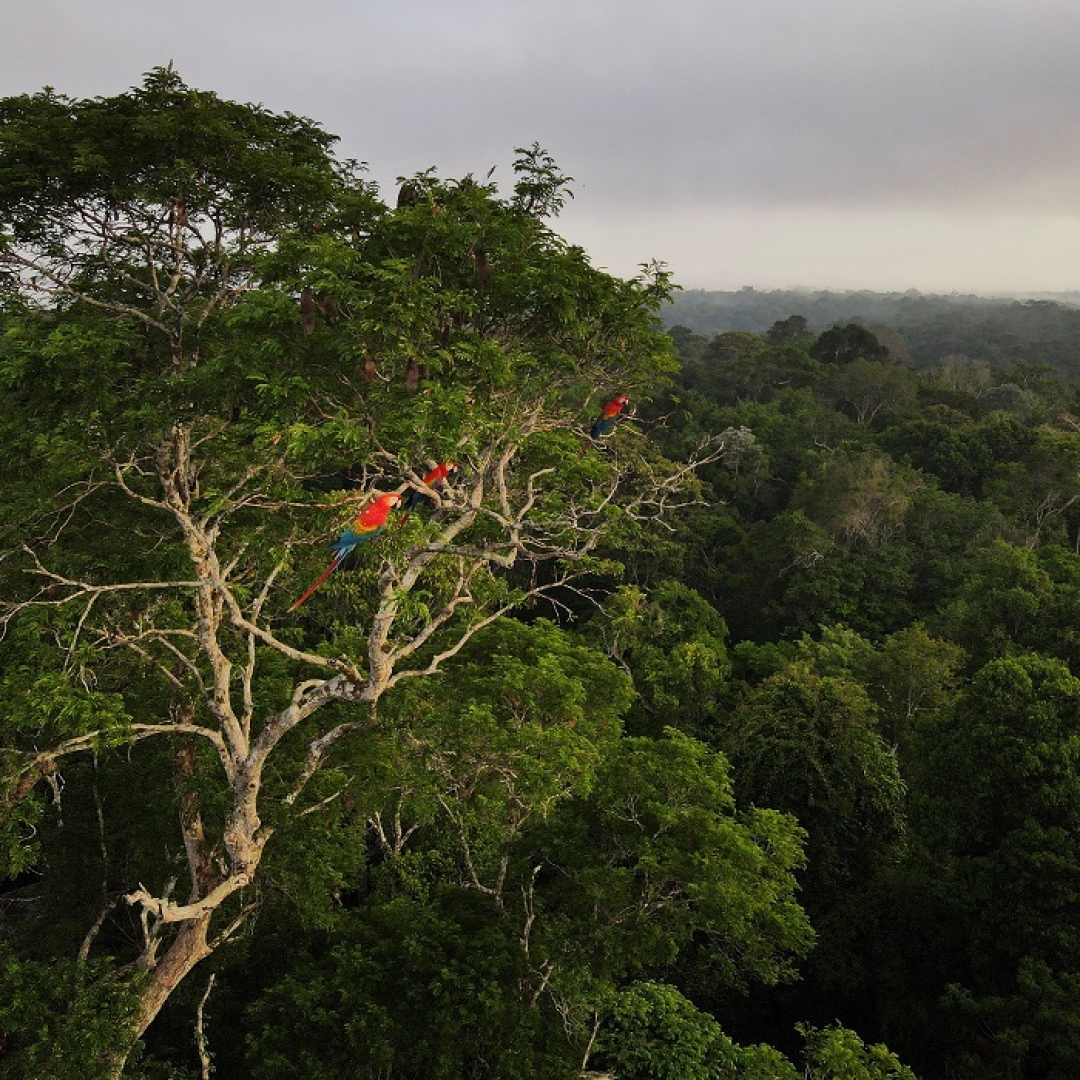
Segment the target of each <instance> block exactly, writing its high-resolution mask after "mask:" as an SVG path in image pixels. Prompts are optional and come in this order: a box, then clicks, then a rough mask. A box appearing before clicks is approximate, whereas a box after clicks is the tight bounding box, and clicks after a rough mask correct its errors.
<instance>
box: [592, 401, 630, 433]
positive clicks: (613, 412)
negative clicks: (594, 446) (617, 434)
mask: <svg viewBox="0 0 1080 1080" xmlns="http://www.w3.org/2000/svg"><path fill="white" fill-rule="evenodd" d="M629 401H630V398H628V397H627V396H626V394H619V395H618V396H617V397H613V398H612V399H611V400H610V401H609V402H608V403H607V404H606V405H605V406H604V408H603V410H602V411H601V413H600V415H599V416H598V417H597V418H596V420H595V421H594V422H593V426H592V431H590V432H589V437H590V438H592V439H603V438H604V437H605V436H607V435H610V434H611V433H612V432H613V431H614V430H615V425H616V424H617V423H618V422H619V417H620V416H621V415H622V411H623V409H625V408H626V406H627V403H628V402H629Z"/></svg>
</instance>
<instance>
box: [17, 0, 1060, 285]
mask: <svg viewBox="0 0 1080 1080" xmlns="http://www.w3.org/2000/svg"><path fill="white" fill-rule="evenodd" d="M1078 44H1080V5H1076V4H1075V3H1074V2H1073V0H1068V2H1066V0H979V2H977V0H903V2H901V0H861V2H859V3H855V2H852V0H669V2H668V3H667V4H663V5H660V4H656V3H644V2H639V0H575V2H570V0H546V2H544V3H540V2H539V0H460V2H454V3H449V2H447V0H410V2H409V3H408V4H403V3H400V2H398V0H312V2H310V3H308V4H306V5H298V4H296V3H295V2H290V3H284V2H279V0H270V2H265V3H255V2H254V0H252V2H251V3H235V2H232V3H230V2H228V0H226V2H218V3H216V4H212V3H210V2H209V0H189V2H188V3H187V4H185V5H182V6H181V5H174V4H171V3H164V2H162V0H98V2H97V3H95V4H93V5H91V4H86V3H84V2H80V0H38V3H36V4H35V5H32V6H27V7H23V6H20V10H19V18H18V20H9V21H8V33H7V34H6V35H5V37H4V39H3V40H2V41H0V93H20V92H26V91H32V90H35V89H37V88H39V87H40V86H41V85H43V84H45V83H49V84H52V85H54V86H56V87H57V89H59V90H61V91H64V92H68V93H71V94H73V95H75V96H90V95H96V94H106V93H115V92H119V91H121V90H123V89H124V88H126V87H127V86H130V85H133V84H136V83H138V82H139V80H140V78H141V74H142V73H143V72H144V71H146V70H147V69H148V68H150V67H152V66H155V65H157V64H162V63H165V62H167V61H168V60H170V59H173V60H175V62H176V64H177V67H178V69H179V70H180V72H181V74H182V75H183V76H184V78H185V79H186V80H187V81H188V82H189V83H190V84H192V85H196V86H201V87H205V88H208V89H213V90H215V91H217V92H218V93H221V94H223V95H225V96H228V97H233V98H237V99H239V100H251V101H259V102H262V103H264V104H266V105H267V106H268V107H270V108H274V109H281V110H286V109H287V110H289V111H292V112H297V113H301V114H304V115H306V116H310V117H312V118H314V119H316V120H318V121H319V122H320V123H322V124H323V125H324V126H325V127H327V128H328V129H329V130H331V131H333V132H335V133H336V134H338V135H340V136H341V140H342V141H341V149H342V151H343V153H346V154H348V155H350V156H355V157H359V158H362V159H364V160H367V161H368V162H370V163H371V168H372V175H373V177H374V178H375V179H377V180H378V181H379V182H380V184H381V185H382V186H384V187H386V186H388V185H390V184H392V183H393V180H394V177H396V176H397V175H400V174H408V173H410V172H413V171H416V170H419V169H422V168H425V167H427V166H429V165H437V166H438V167H439V171H440V172H441V173H442V174H444V175H461V174H463V173H465V172H467V171H472V172H474V173H483V172H486V171H487V169H488V168H489V167H490V166H492V165H496V166H498V171H497V173H496V178H497V179H499V180H501V181H502V182H503V183H504V184H507V183H509V181H510V178H511V174H510V167H509V166H510V160H511V158H512V148H513V147H514V146H515V145H521V144H523V143H529V142H532V141H533V140H534V139H535V140H538V141H540V142H541V144H543V145H544V146H546V147H547V148H548V149H549V150H551V152H552V153H553V154H554V155H555V156H556V158H557V160H559V161H560V163H561V164H562V165H563V166H564V167H565V168H566V170H567V171H568V172H570V173H571V174H573V175H574V176H575V178H576V180H577V190H578V200H577V202H576V203H575V204H573V207H572V209H571V210H570V211H569V212H568V214H567V215H566V218H565V224H566V226H567V228H569V229H572V230H577V231H578V232H579V234H580V235H581V236H582V237H588V238H589V239H590V250H593V252H594V255H596V256H597V258H598V261H600V262H602V263H603V262H609V263H611V264H612V265H613V268H615V265H616V264H617V268H618V270H619V272H626V266H625V259H624V258H623V257H622V256H621V255H620V256H619V257H618V258H616V257H615V256H614V252H615V250H616V248H618V249H619V250H621V248H622V247H623V246H625V242H626V239H627V238H628V237H627V234H628V230H627V228H626V227H625V223H626V222H627V221H633V222H635V223H637V227H638V228H639V229H640V234H641V235H642V238H643V239H645V238H646V236H647V238H648V240H649V244H647V245H645V246H646V248H647V250H646V251H645V253H644V254H645V255H648V254H661V253H663V251H662V250H660V251H657V250H656V247H655V244H656V242H660V241H662V240H663V239H664V238H663V237H655V239H654V233H655V231H656V228H657V227H660V226H663V227H666V228H667V229H668V234H667V238H668V243H669V244H670V251H671V262H672V263H673V265H676V266H678V265H680V264H682V265H686V266H691V265H692V266H694V267H702V269H701V271H700V273H701V274H704V275H707V273H708V271H707V267H706V265H705V264H706V260H707V259H708V258H709V257H710V256H709V254H708V252H705V251H702V250H701V246H702V237H704V236H706V235H710V236H711V235H720V234H724V235H726V236H727V237H728V238H729V240H730V241H731V243H732V244H735V238H736V237H739V238H740V239H739V241H738V243H739V244H741V245H743V265H744V266H746V267H750V266H753V267H754V268H755V273H756V274H757V275H758V276H759V279H763V278H764V277H765V276H767V270H766V268H765V267H761V266H760V259H759V258H758V257H757V254H756V253H755V252H754V251H753V249H752V247H751V245H752V244H753V241H754V238H753V237H752V236H750V235H747V234H746V230H745V229H743V228H741V227H739V222H747V221H753V222H754V223H755V227H756V228H757V229H758V230H759V232H758V233H757V238H758V247H759V248H760V249H761V250H765V251H770V252H773V253H774V255H773V257H774V259H775V260H776V265H775V268H774V269H773V270H772V272H771V276H772V278H773V281H774V283H775V282H778V281H780V280H784V281H786V282H788V283H792V282H793V281H794V278H790V277H788V274H789V273H792V272H794V266H795V263H796V262H797V263H798V264H799V265H800V266H802V265H803V264H805V269H802V270H800V271H799V276H801V274H802V273H806V274H813V272H814V264H813V263H812V261H808V259H807V257H806V255H805V252H804V249H807V250H809V249H812V248H813V246H814V245H813V244H812V243H811V240H810V238H811V237H812V236H816V235H817V231H816V230H817V229H818V227H819V225H820V223H821V222H822V221H825V220H828V221H829V222H830V232H831V235H832V236H833V237H834V238H835V242H836V244H837V245H838V247H839V249H841V250H839V251H837V252H833V253H830V256H829V259H828V260H819V262H818V263H817V265H818V266H819V268H820V273H821V274H822V275H825V274H831V275H837V274H839V273H841V268H842V266H843V258H844V255H843V252H844V250H846V251H847V252H848V255H847V258H848V259H849V262H848V266H849V268H850V269H849V273H850V274H851V275H858V274H859V273H864V274H865V273H868V272H869V270H870V269H871V265H872V264H871V259H870V255H869V253H867V252H866V251H865V250H864V245H863V244H862V243H861V241H860V237H865V236H867V235H877V236H880V237H881V238H882V239H884V238H885V237H888V236H893V235H899V234H898V233H897V232H896V230H898V229H906V230H908V232H907V235H908V236H909V237H910V236H911V233H910V230H912V229H916V235H923V234H921V233H918V229H919V228H924V229H926V230H927V231H926V232H925V245H924V246H925V247H926V250H927V259H926V261H925V264H923V265H922V269H920V263H919V260H918V258H917V257H916V253H915V252H912V253H911V256H910V258H908V257H905V260H904V262H903V269H902V271H901V270H900V267H899V266H898V267H897V269H898V272H902V273H904V274H912V275H915V277H914V278H912V279H911V280H907V281H906V282H897V284H898V285H904V286H905V287H906V285H913V286H916V287H929V284H928V282H927V281H926V279H927V278H928V277H929V276H931V275H930V271H932V270H934V269H935V268H940V267H942V266H944V265H947V266H949V267H950V268H951V269H950V272H951V273H955V274H956V275H958V277H957V280H956V282H955V287H956V288H958V289H966V288H978V287H980V286H979V281H980V280H983V281H987V282H989V281H990V279H991V277H993V276H994V275H991V274H989V273H988V267H987V265H986V258H987V253H986V251H985V250H984V245H978V247H979V250H980V252H981V256H980V261H975V260H969V263H968V269H967V270H966V271H965V270H964V260H963V257H962V253H957V258H956V259H952V258H949V259H943V253H942V251H941V250H940V249H938V250H936V251H935V243H936V242H937V241H940V238H941V237H942V236H943V235H944V234H943V232H942V229H941V228H940V222H941V220H942V215H945V216H946V218H947V219H948V220H949V221H952V222H953V223H954V225H955V227H954V228H953V229H952V230H951V231H950V230H949V229H946V230H945V233H949V235H951V236H952V237H953V242H954V243H960V242H961V240H962V237H964V236H968V235H969V234H968V233H965V232H964V229H970V230H972V231H971V233H970V236H976V235H977V233H976V231H975V230H977V229H983V230H985V229H998V230H999V232H998V234H997V235H999V236H1000V237H1001V239H1002V242H1003V244H1005V246H1006V256H1007V257H1006V258H1005V262H1006V263H1007V264H1008V263H1011V264H1012V270H1011V271H1010V272H1012V273H1013V274H1016V273H1019V272H1020V271H1021V268H1023V267H1027V266H1029V265H1030V266H1032V267H1037V266H1038V262H1037V259H1036V257H1035V256H1036V255H1037V253H1038V250H1039V249H1038V248H1037V247H1036V246H1035V245H1036V244H1041V245H1042V247H1043V250H1045V246H1046V233H1045V231H1044V230H1043V228H1042V227H1036V226H1032V227H1030V228H1029V227H1026V226H1024V227H1021V226H1019V225H1017V222H1020V221H1030V222H1039V221H1041V222H1043V223H1047V222H1050V221H1051V220H1053V221H1055V222H1057V226H1056V229H1057V231H1056V232H1055V233H1054V234H1053V235H1058V236H1063V235H1069V236H1071V235H1072V231H1071V230H1070V228H1068V227H1067V226H1066V225H1063V224H1062V223H1063V222H1065V223H1071V222H1072V220H1073V216H1074V215H1075V214H1076V210H1077V192H1076V178H1077V176H1078V175H1080V65H1078V64H1077V63H1076V59H1075V57H1076V51H1077V45H1078ZM800 214H801V215H802V217H800ZM800 221H801V222H802V223H803V227H802V228H801V229H800V228H799V227H798V223H799V222H800ZM619 222H622V223H623V225H622V226H621V227H620V225H619V224H618V223H619ZM686 222H697V226H696V228H695V227H688V226H687V225H686V224H685V223H686ZM901 222H904V223H906V224H904V225H903V226H901V224H900V223H901ZM934 222H938V224H937V225H934V224H933V223H934ZM781 223H783V228H781ZM920 223H921V224H920ZM961 226H962V227H961ZM725 230H726V232H725ZM695 234H696V238H695ZM785 237H786V238H787V240H788V241H789V244H790V243H793V244H795V246H796V247H797V248H798V250H797V251H794V252H793V251H791V250H789V251H788V252H787V253H786V255H785V251H784V245H783V243H782V241H783V239H784V238H785ZM800 237H801V238H802V239H801V240H800V239H799V238H800ZM616 238H618V239H616ZM629 239H630V240H632V239H633V236H632V235H631V236H629ZM695 242H696V243H697V245H698V249H697V250H695V248H694V245H695ZM1025 245H1026V247H1025ZM894 246H895V245H894ZM1014 246H1018V247H1014ZM660 247H661V249H663V247H664V245H663V244H662V243H661V244H660ZM906 248H907V245H905V250H906ZM1020 248H1022V249H1024V250H1025V251H1030V254H1031V258H1029V259H1027V260H1025V259H1024V258H1020V257H1018V256H1017V254H1016V251H1017V250H1019V249H1020ZM649 249H651V250H649ZM1009 252H1012V256H1011V257H1008V253H1009ZM1077 255H1080V250H1077V249H1075V248H1072V249H1069V250H1068V251H1065V252H1063V251H1058V249H1057V247H1056V246H1055V247H1054V255H1053V257H1054V258H1055V259H1057V260H1059V261H1058V263H1057V264H1055V267H1054V269H1053V272H1052V274H1051V276H1053V275H1054V274H1056V275H1057V276H1056V277H1055V278H1054V280H1055V281H1058V282H1059V285H1058V286H1057V287H1061V288H1065V287H1068V286H1069V285H1070V284H1075V279H1074V278H1069V276H1068V275H1069V274H1070V273H1072V270H1071V269H1070V266H1071V264H1075V263H1076V261H1077V260H1076V256H1077ZM751 256H752V257H751ZM785 257H786V258H787V259H788V260H789V261H788V263H787V268H785V266H784V264H783V263H782V260H783V259H784V258H785ZM1070 259H1071V263H1070ZM1005 269H1008V267H1006V268H1005ZM1025 272H1026V271H1025ZM1048 272H1049V268H1048ZM965 273H966V274H967V278H966V279H965V278H964V274H965ZM920 274H921V279H919V275H920ZM695 276H699V272H698V271H697V270H695ZM715 276H716V277H718V278H719V277H720V276H722V274H721V272H720V269H719V268H718V269H717V270H716V271H715ZM702 283H707V282H702ZM762 283H763V284H768V282H766V281H764V280H762ZM801 283H803V284H826V282H823V281H813V280H810V279H804V280H802V282H801ZM1036 286H1038V287H1046V283H1045V282H1043V281H1040V282H1038V283H1035V282H1031V283H1030V287H1031V288H1035V287H1036ZM935 287H936V286H935ZM1012 287H1014V288H1017V289H1020V288H1024V287H1029V286H1026V285H1025V284H1024V283H1023V282H1021V281H1019V280H1017V281H1015V282H1014V283H1013V286H1012Z"/></svg>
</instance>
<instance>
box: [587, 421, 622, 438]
mask: <svg viewBox="0 0 1080 1080" xmlns="http://www.w3.org/2000/svg"><path fill="white" fill-rule="evenodd" d="M618 422H619V418H618V416H599V417H597V419H596V423H595V424H593V426H592V431H590V432H589V435H590V436H591V437H592V438H594V439H603V438H605V437H606V436H608V435H610V434H611V433H612V432H613V431H614V430H615V425H616V424H617V423H618Z"/></svg>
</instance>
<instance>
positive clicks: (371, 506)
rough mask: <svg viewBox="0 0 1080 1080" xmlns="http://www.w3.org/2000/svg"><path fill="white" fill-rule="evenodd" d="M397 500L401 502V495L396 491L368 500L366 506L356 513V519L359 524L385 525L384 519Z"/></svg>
mask: <svg viewBox="0 0 1080 1080" xmlns="http://www.w3.org/2000/svg"><path fill="white" fill-rule="evenodd" d="M399 502H401V496H400V495H399V494H398V493H397V492H396V491H391V492H389V493H388V494H386V495H380V496H379V497H378V498H377V499H376V500H375V501H374V502H369V503H368V504H367V506H365V507H364V509H363V510H361V511H360V513H359V514H357V515H356V519H357V521H358V522H359V523H360V524H361V525H366V526H372V525H385V524H386V519H387V518H388V517H389V516H390V511H391V510H393V509H394V507H395V506H397V504H398V503H399Z"/></svg>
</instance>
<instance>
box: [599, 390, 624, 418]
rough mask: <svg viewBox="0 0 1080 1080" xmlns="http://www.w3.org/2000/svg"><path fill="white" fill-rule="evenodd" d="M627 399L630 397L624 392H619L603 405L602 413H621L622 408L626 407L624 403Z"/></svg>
mask: <svg viewBox="0 0 1080 1080" xmlns="http://www.w3.org/2000/svg"><path fill="white" fill-rule="evenodd" d="M629 400H630V398H629V397H627V395H626V394H619V395H618V397H613V398H612V399H611V400H610V401H609V402H608V403H607V404H606V405H605V406H604V415H605V416H618V415H619V413H621V412H622V411H623V409H624V408H626V403H627V402H628V401H629Z"/></svg>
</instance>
